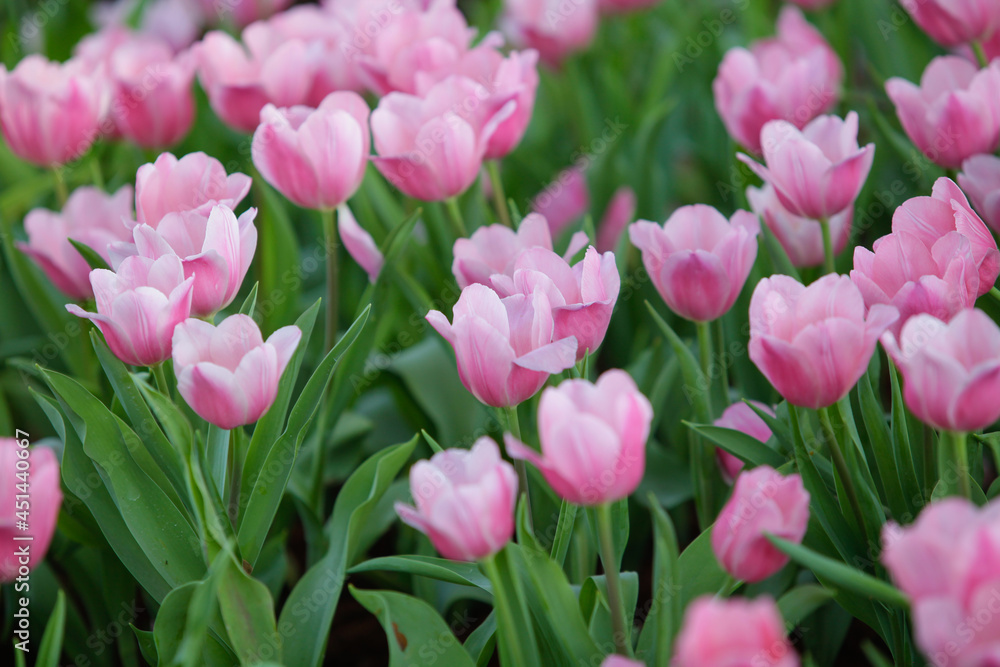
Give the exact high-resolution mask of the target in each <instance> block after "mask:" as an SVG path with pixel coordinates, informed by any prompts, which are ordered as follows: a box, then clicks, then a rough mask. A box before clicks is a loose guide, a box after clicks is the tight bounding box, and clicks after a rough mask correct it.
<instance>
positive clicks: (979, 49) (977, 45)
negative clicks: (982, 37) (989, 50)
mask: <svg viewBox="0 0 1000 667" xmlns="http://www.w3.org/2000/svg"><path fill="white" fill-rule="evenodd" d="M972 51H973V52H974V53H975V54H976V60H978V61H979V67H981V68H985V67H989V66H990V59H989V58H987V57H986V50H985V49H983V45H982V43H981V42H972Z"/></svg>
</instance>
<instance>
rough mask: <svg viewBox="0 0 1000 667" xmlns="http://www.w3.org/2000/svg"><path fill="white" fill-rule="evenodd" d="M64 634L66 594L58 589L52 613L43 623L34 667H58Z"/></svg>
mask: <svg viewBox="0 0 1000 667" xmlns="http://www.w3.org/2000/svg"><path fill="white" fill-rule="evenodd" d="M65 634H66V595H65V594H64V593H63V592H62V590H60V591H59V595H58V597H56V605H55V607H53V608H52V615H51V616H50V617H49V622H48V623H47V624H46V625H45V633H44V634H43V635H42V643H41V645H39V647H38V661H37V662H36V663H35V667H58V665H59V655H60V654H61V653H62V645H63V637H64V636H65Z"/></svg>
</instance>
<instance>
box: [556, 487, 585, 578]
mask: <svg viewBox="0 0 1000 667" xmlns="http://www.w3.org/2000/svg"><path fill="white" fill-rule="evenodd" d="M578 509H579V506H578V505H576V504H574V503H571V502H569V501H568V500H563V501H562V504H561V505H560V506H559V518H558V519H556V534H555V537H553V538H552V549H551V551H550V555H551V556H552V560H554V561H555V562H556V563H558V564H559V565H560V566H562V565H563V564H564V563H565V562H566V553H567V552H568V551H569V545H570V542H572V541H573V528H574V526H575V525H576V517H577V514H578V512H577V510H578Z"/></svg>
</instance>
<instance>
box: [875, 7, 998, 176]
mask: <svg viewBox="0 0 1000 667" xmlns="http://www.w3.org/2000/svg"><path fill="white" fill-rule="evenodd" d="M998 15H1000V14H998ZM885 91H886V93H887V94H888V95H889V98H890V99H891V100H892V102H893V104H895V105H896V114H897V115H898V116H899V120H900V122H901V123H902V124H903V129H904V130H906V134H907V135H909V137H910V140H911V141H912V142H913V143H914V144H916V146H917V148H918V149H920V151H921V152H922V153H923V154H924V155H926V156H927V158H928V159H930V160H931V161H932V162H935V163H937V164H939V165H941V166H942V167H947V168H949V169H958V168H959V167H961V166H962V162H963V161H964V160H966V159H967V158H970V157H972V156H973V155H978V154H980V153H992V152H993V151H994V150H996V148H997V144H1000V110H998V109H995V108H994V107H993V104H992V101H993V100H995V99H996V98H997V97H998V96H1000V63H995V64H994V65H991V66H990V67H987V68H986V69H983V70H979V69H978V68H977V67H976V66H975V65H973V64H972V63H970V62H969V61H968V60H966V59H965V58H960V57H959V56H940V57H938V58H935V59H934V60H932V61H931V63H930V65H928V66H927V69H925V70H924V73H923V75H922V76H921V77H920V86H919V87H918V86H915V85H913V84H912V83H910V82H909V81H906V80H905V79H900V78H898V77H897V78H892V79H889V80H888V81H886V84H885Z"/></svg>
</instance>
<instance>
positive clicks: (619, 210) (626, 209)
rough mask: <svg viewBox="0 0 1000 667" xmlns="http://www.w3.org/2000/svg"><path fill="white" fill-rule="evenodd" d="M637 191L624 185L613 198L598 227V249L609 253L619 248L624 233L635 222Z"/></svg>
mask: <svg viewBox="0 0 1000 667" xmlns="http://www.w3.org/2000/svg"><path fill="white" fill-rule="evenodd" d="M635 208H636V199H635V190H633V189H632V188H630V187H628V186H627V185H623V186H621V187H620V188H618V189H617V190H615V194H614V195H613V196H612V197H611V201H610V202H609V203H608V207H607V208H606V209H605V210H604V217H602V218H601V224H600V225H598V227H597V249H598V250H599V251H601V252H609V251H613V250H615V248H617V247H618V241H619V240H620V239H621V236H622V233H624V231H625V230H626V229H627V228H628V226H629V225H630V224H631V223H632V222H634V221H635Z"/></svg>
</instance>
